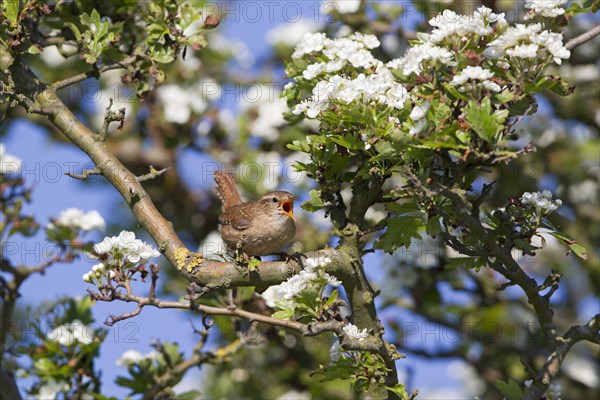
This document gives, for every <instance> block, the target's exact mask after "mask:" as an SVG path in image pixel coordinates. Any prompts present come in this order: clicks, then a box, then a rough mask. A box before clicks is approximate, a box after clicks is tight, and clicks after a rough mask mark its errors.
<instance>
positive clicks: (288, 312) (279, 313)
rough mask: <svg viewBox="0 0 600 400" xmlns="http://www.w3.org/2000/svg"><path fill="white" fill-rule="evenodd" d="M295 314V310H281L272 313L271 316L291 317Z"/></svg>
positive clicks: (279, 317) (278, 317)
mask: <svg viewBox="0 0 600 400" xmlns="http://www.w3.org/2000/svg"><path fill="white" fill-rule="evenodd" d="M293 316H294V310H279V311H277V312H275V313H273V315H271V317H273V318H277V319H291V318H292V317H293Z"/></svg>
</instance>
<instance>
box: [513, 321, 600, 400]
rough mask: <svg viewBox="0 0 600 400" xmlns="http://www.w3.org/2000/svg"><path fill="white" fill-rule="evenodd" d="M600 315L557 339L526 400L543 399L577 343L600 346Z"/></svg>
mask: <svg viewBox="0 0 600 400" xmlns="http://www.w3.org/2000/svg"><path fill="white" fill-rule="evenodd" d="M599 329H600V314H596V315H595V316H594V317H592V318H591V319H590V320H589V321H588V322H587V324H585V325H576V326H572V327H571V329H569V330H568V331H567V333H565V335H564V336H562V337H557V338H556V340H557V342H558V343H559V345H558V346H556V348H555V349H554V351H553V352H552V353H551V354H550V356H548V358H547V359H546V362H545V363H544V366H543V367H542V368H541V369H540V370H539V371H538V373H537V375H536V376H535V379H534V380H533V382H532V383H531V386H529V388H527V390H526V391H525V395H524V397H523V399H524V400H537V399H541V398H542V397H543V396H544V394H545V393H546V391H547V390H548V387H549V386H550V383H552V380H553V379H554V378H555V377H556V375H557V374H558V372H559V371H560V366H561V365H562V362H563V360H564V359H565V357H566V355H567V353H568V352H569V350H571V347H573V345H574V344H575V343H577V342H580V341H583V340H588V341H590V342H592V343H596V344H600V333H598V330H599Z"/></svg>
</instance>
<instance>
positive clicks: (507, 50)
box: [485, 23, 571, 65]
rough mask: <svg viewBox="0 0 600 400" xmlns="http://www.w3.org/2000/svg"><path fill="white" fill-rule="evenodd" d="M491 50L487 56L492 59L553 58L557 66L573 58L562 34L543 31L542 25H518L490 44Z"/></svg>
mask: <svg viewBox="0 0 600 400" xmlns="http://www.w3.org/2000/svg"><path fill="white" fill-rule="evenodd" d="M488 46H489V47H490V50H489V51H488V52H486V53H485V54H486V55H487V56H488V57H492V58H502V57H504V56H505V55H508V56H511V57H516V58H527V59H539V60H546V59H547V58H549V57H551V58H552V59H553V60H554V62H555V63H556V64H559V65H560V64H561V63H562V59H567V58H569V57H570V56H571V52H570V51H569V50H567V49H566V48H565V47H564V45H563V36H562V35H561V34H560V33H556V32H550V31H542V25H541V24H539V23H537V24H529V25H524V24H516V25H515V26H514V27H510V28H508V29H507V30H506V31H505V32H504V33H502V35H500V36H499V37H498V38H496V40H494V41H492V42H490V43H488Z"/></svg>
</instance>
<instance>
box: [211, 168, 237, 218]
mask: <svg viewBox="0 0 600 400" xmlns="http://www.w3.org/2000/svg"><path fill="white" fill-rule="evenodd" d="M215 182H216V183H217V187H216V192H217V196H219V199H221V203H222V204H223V211H227V210H229V208H231V207H233V206H236V205H238V204H241V203H242V199H241V198H240V194H239V193H238V190H237V186H235V180H234V179H233V175H231V174H229V173H227V172H222V171H215Z"/></svg>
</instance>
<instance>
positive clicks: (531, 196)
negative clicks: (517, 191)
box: [521, 190, 562, 214]
mask: <svg viewBox="0 0 600 400" xmlns="http://www.w3.org/2000/svg"><path fill="white" fill-rule="evenodd" d="M521 203H522V204H530V205H532V206H534V207H535V209H536V211H537V212H540V213H544V214H548V213H551V212H552V211H556V210H557V209H558V207H560V206H561V205H562V200H560V199H556V200H552V193H551V192H550V191H549V190H544V191H543V192H541V193H540V192H534V193H530V192H525V193H523V195H522V196H521Z"/></svg>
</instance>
